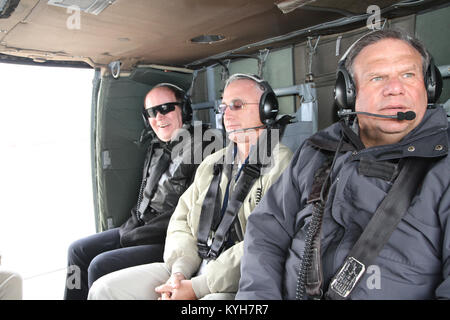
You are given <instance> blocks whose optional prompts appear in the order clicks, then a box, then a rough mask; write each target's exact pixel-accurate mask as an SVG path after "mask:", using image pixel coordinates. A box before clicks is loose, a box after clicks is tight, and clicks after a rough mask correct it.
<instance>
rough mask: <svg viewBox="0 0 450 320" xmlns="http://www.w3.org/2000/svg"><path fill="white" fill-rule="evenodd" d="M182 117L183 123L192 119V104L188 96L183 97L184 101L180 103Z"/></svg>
mask: <svg viewBox="0 0 450 320" xmlns="http://www.w3.org/2000/svg"><path fill="white" fill-rule="evenodd" d="M181 109H182V118H183V123H188V122H191V121H192V105H191V99H190V98H189V96H185V97H184V103H183V105H182V108H181Z"/></svg>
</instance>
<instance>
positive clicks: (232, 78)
mask: <svg viewBox="0 0 450 320" xmlns="http://www.w3.org/2000/svg"><path fill="white" fill-rule="evenodd" d="M236 80H251V81H253V82H254V83H255V87H256V88H258V89H259V90H261V91H262V92H264V91H265V88H264V86H263V85H262V84H261V83H262V82H264V80H262V79H261V78H259V77H258V76H256V75H250V74H245V73H235V74H233V75H232V76H230V77H229V78H228V79H227V81H226V83H225V86H224V90H225V89H226V88H227V87H228V86H229V85H230V84H231V83H232V82H234V81H236Z"/></svg>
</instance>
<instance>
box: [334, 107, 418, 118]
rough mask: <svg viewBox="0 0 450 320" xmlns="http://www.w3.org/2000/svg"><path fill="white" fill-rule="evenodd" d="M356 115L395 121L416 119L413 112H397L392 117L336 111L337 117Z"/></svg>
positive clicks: (360, 112) (347, 110) (345, 110)
mask: <svg viewBox="0 0 450 320" xmlns="http://www.w3.org/2000/svg"><path fill="white" fill-rule="evenodd" d="M356 114H364V115H367V116H372V117H378V118H385V119H396V120H414V119H415V118H416V113H415V112H414V111H406V112H397V114H396V115H393V116H389V115H383V114H375V113H369V112H362V111H351V110H350V109H343V110H339V111H338V116H339V117H345V116H350V115H356Z"/></svg>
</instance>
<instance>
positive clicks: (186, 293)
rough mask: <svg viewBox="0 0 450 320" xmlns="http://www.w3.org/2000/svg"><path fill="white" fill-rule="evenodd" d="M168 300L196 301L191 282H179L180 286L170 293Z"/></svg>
mask: <svg viewBox="0 0 450 320" xmlns="http://www.w3.org/2000/svg"><path fill="white" fill-rule="evenodd" d="M168 300H197V296H196V295H195V292H194V289H192V281H191V280H181V283H180V286H179V288H177V289H174V290H173V291H172V295H171V297H170V298H169V299H168Z"/></svg>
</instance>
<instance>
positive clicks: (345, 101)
mask: <svg viewBox="0 0 450 320" xmlns="http://www.w3.org/2000/svg"><path fill="white" fill-rule="evenodd" d="M375 32H379V31H372V32H370V33H368V34H365V35H363V36H362V37H361V38H359V39H358V40H356V41H355V42H354V43H353V44H352V45H351V46H350V47H349V48H348V49H347V51H346V52H345V53H344V55H343V56H342V58H341V59H340V60H339V63H338V68H337V72H336V84H335V87H334V100H335V102H336V104H337V105H338V107H339V108H340V109H351V110H352V111H355V101H356V86H355V82H354V81H353V78H352V76H351V74H350V72H349V71H348V70H347V68H346V67H345V62H346V60H347V56H348V54H349V52H350V51H351V50H352V49H353V47H354V46H355V45H356V44H357V43H358V42H359V41H361V39H364V38H366V37H367V36H369V35H371V34H373V33H375ZM394 32H395V31H394ZM385 39H390V37H386V38H385ZM392 39H396V38H392ZM380 40H382V39H380ZM398 40H401V39H398ZM410 45H411V44H410ZM424 49H425V48H424ZM416 50H417V49H416ZM424 83H425V89H426V90H427V97H428V103H429V104H433V103H436V102H437V100H438V99H439V96H440V95H441V92H442V76H441V73H440V72H439V69H438V68H437V67H436V66H435V64H434V60H433V58H432V57H431V55H430V62H429V65H428V69H427V71H426V73H425V76H424Z"/></svg>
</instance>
